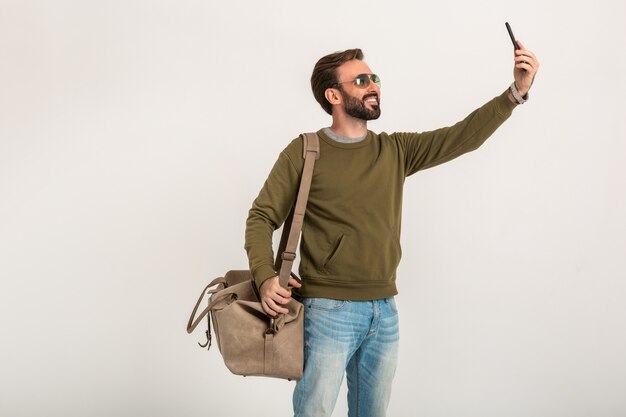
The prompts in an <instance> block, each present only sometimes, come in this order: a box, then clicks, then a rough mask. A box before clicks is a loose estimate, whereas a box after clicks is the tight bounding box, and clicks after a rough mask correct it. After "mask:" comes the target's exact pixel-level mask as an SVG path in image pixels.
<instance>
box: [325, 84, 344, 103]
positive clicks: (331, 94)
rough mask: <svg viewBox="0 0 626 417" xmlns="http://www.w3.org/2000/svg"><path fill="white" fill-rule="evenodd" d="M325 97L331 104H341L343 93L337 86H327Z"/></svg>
mask: <svg viewBox="0 0 626 417" xmlns="http://www.w3.org/2000/svg"><path fill="white" fill-rule="evenodd" d="M324 97H326V100H328V102H329V103H330V104H341V94H339V90H337V89H336V88H327V89H326V91H325V92H324Z"/></svg>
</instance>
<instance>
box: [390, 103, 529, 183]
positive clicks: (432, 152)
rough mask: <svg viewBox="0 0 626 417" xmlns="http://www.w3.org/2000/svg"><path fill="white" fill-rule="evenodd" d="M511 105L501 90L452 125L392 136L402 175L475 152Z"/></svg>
mask: <svg viewBox="0 0 626 417" xmlns="http://www.w3.org/2000/svg"><path fill="white" fill-rule="evenodd" d="M515 106H516V104H515V103H512V102H511V100H509V98H508V97H507V92H506V91H505V92H504V93H502V94H501V95H499V96H497V97H494V98H493V99H492V100H490V101H488V102H487V103H486V104H484V105H483V106H482V107H480V108H478V109H477V110H474V111H473V112H472V113H470V114H469V115H468V116H467V117H466V118H465V119H463V120H461V121H460V122H458V123H456V124H455V125H453V126H449V127H444V128H441V129H437V130H433V131H429V132H421V133H395V134H394V135H397V139H398V141H399V142H400V144H401V146H402V148H403V149H404V154H405V155H404V156H405V163H406V175H407V176H409V175H412V174H414V173H416V172H417V171H419V170H423V169H427V168H432V167H434V166H436V165H439V164H443V163H444V162H448V161H450V160H452V159H454V158H456V157H458V156H461V155H463V154H464V153H467V152H470V151H473V150H475V149H478V147H480V145H482V144H483V143H484V142H485V141H486V140H487V138H489V136H491V134H492V133H493V132H495V130H496V129H497V128H498V127H499V126H500V125H501V124H502V123H504V121H505V120H506V119H508V118H509V116H511V114H512V112H513V109H514V108H515Z"/></svg>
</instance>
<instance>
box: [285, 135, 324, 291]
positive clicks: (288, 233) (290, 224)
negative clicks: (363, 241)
mask: <svg viewBox="0 0 626 417" xmlns="http://www.w3.org/2000/svg"><path fill="white" fill-rule="evenodd" d="M300 136H302V141H303V144H302V149H303V152H302V153H303V157H304V168H303V169H302V178H301V179H300V189H299V190H298V197H297V199H296V204H295V206H294V207H293V208H292V209H291V212H290V213H289V216H288V217H287V220H286V221H285V224H284V227H283V234H282V237H281V239H280V245H279V247H278V252H277V255H276V263H275V266H276V269H278V270H279V271H280V272H279V277H280V278H279V282H280V285H281V286H282V287H283V288H287V286H288V284H289V277H290V276H291V269H292V268H293V261H294V260H295V259H296V249H297V248H298V241H299V240H300V232H301V231H302V224H303V223H304V213H305V211H306V203H307V201H308V200H309V191H311V181H312V180H313V168H314V167H315V161H316V160H318V159H319V158H320V142H319V137H318V136H317V133H303V134H302V135H300Z"/></svg>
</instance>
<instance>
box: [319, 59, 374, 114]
mask: <svg viewBox="0 0 626 417" xmlns="http://www.w3.org/2000/svg"><path fill="white" fill-rule="evenodd" d="M353 59H358V60H363V52H362V51H361V50H360V49H358V48H355V49H347V50H345V51H343V52H335V53H333V54H329V55H326V56H324V57H322V58H320V60H319V61H317V64H315V67H314V68H313V74H312V75H311V89H312V90H313V95H314V96H315V100H317V102H318V103H320V105H321V106H322V108H323V109H324V111H325V112H326V113H328V114H330V115H332V114H333V106H332V105H331V104H330V103H329V102H328V100H326V96H325V93H326V89H328V88H332V87H333V86H334V85H335V84H337V82H338V81H339V80H338V79H337V67H338V66H340V65H341V64H343V63H344V62H348V61H351V60H353Z"/></svg>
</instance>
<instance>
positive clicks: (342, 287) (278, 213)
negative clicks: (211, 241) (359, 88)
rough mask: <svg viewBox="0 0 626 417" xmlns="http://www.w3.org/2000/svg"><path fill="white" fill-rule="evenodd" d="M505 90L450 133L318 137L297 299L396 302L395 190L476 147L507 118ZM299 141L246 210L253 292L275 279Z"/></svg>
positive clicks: (298, 168) (398, 193)
mask: <svg viewBox="0 0 626 417" xmlns="http://www.w3.org/2000/svg"><path fill="white" fill-rule="evenodd" d="M515 106H516V105H515V104H514V103H512V102H511V101H510V100H509V99H508V97H507V94H506V92H505V93H503V94H502V95H500V96H498V97H495V98H494V99H492V100H491V101H489V102H487V103H486V104H485V105H483V106H482V107H480V108H479V109H477V110H475V111H474V112H472V113H471V114H470V115H468V116H467V117H466V118H465V119H464V120H462V121H460V122H458V123H457V124H455V125H454V126H451V127H444V128H441V129H437V130H433V131H430V132H422V133H392V134H387V133H384V132H383V133H380V134H376V133H374V132H372V131H368V134H367V137H366V138H365V139H364V140H362V141H360V142H357V143H339V142H337V141H334V140H332V139H330V138H329V137H328V136H327V135H326V134H325V133H324V131H323V129H322V130H320V131H319V132H318V135H319V137H320V159H319V160H318V161H317V162H316V164H315V170H314V173H313V182H312V185H311V192H310V195H309V201H308V204H307V209H306V214H305V217H304V224H303V227H302V239H301V242H300V257H301V258H300V259H301V260H300V268H299V272H300V276H301V277H302V280H303V282H302V284H303V285H302V289H301V290H300V293H301V295H302V296H304V297H324V298H334V299H341V300H373V299H380V298H385V297H390V296H393V295H395V294H397V289H396V285H395V280H396V268H397V267H398V263H399V262H400V256H401V248H400V223H401V217H402V216H401V215H402V190H403V185H404V180H405V178H406V177H407V176H409V175H412V174H414V173H416V172H417V171H419V170H422V169H426V168H431V167H434V166H436V165H439V164H442V163H444V162H447V161H450V160H451V159H454V158H456V157H458V156H460V155H462V154H464V153H466V152H470V151H473V150H474V149H477V148H478V147H479V146H480V145H481V144H482V143H483V142H484V141H485V140H487V138H488V137H489V136H490V135H491V134H492V133H493V132H494V131H495V130H496V129H497V128H498V127H499V126H500V125H501V124H502V123H503V122H504V121H505V120H506V119H507V118H508V117H509V116H510V115H511V113H512V111H513V108H514V107H515ZM303 166H304V159H303V158H302V140H301V139H300V138H298V139H295V140H293V141H292V142H291V143H290V144H289V145H288V146H287V147H286V148H285V149H284V150H283V151H282V152H281V154H280V155H279V157H278V160H277V161H276V163H275V165H274V167H273V168H272V170H271V172H270V174H269V177H268V178H267V181H266V182H265V184H264V186H263V188H262V189H261V191H260V193H259V195H258V197H257V198H256V200H255V201H254V203H253V205H252V208H251V209H250V212H249V216H248V220H247V223H246V242H245V249H246V251H247V252H248V259H249V262H250V269H251V271H252V274H253V275H254V278H255V281H256V283H257V285H258V286H259V287H260V286H261V284H262V283H263V281H265V280H266V279H267V278H270V277H273V276H276V275H277V274H276V271H275V269H274V253H273V250H272V234H273V232H274V231H275V230H276V229H277V228H278V227H280V225H282V224H283V222H284V221H285V219H286V218H287V215H288V214H289V211H290V209H291V207H292V205H293V203H294V201H295V198H296V194H297V190H298V186H299V182H300V174H301V172H302V168H303Z"/></svg>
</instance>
